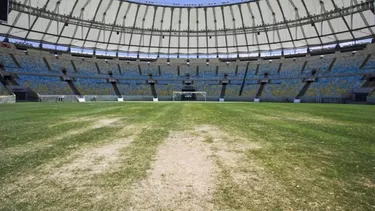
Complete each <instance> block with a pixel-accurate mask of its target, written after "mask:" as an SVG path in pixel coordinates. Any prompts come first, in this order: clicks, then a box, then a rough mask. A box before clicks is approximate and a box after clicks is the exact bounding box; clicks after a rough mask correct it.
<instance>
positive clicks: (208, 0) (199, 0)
mask: <svg viewBox="0 0 375 211" xmlns="http://www.w3.org/2000/svg"><path fill="white" fill-rule="evenodd" d="M129 1H133V2H141V3H146V4H156V5H174V4H179V5H186V4H192V5H197V4H203V5H205V6H206V5H222V4H233V3H238V2H247V1H253V0H129ZM213 3H215V4H213Z"/></svg>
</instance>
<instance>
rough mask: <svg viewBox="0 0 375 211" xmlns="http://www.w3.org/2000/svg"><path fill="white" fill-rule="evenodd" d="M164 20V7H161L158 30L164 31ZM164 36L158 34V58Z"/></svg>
mask: <svg viewBox="0 0 375 211" xmlns="http://www.w3.org/2000/svg"><path fill="white" fill-rule="evenodd" d="M164 18H165V7H163V12H162V15H161V20H160V30H163V29H164ZM163 39H164V35H163V34H162V33H160V35H159V48H158V57H159V56H160V50H161V45H162V43H163Z"/></svg>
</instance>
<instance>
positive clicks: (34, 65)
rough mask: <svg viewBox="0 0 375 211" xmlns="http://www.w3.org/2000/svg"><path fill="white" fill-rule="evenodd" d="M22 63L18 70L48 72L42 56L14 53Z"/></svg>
mask: <svg viewBox="0 0 375 211" xmlns="http://www.w3.org/2000/svg"><path fill="white" fill-rule="evenodd" d="M14 56H15V57H16V59H17V61H18V63H19V64H20V65H21V68H20V69H19V70H18V71H21V72H31V73H48V72H49V71H48V68H47V65H46V63H45V62H44V61H43V58H42V57H39V56H34V55H24V54H15V55H14Z"/></svg>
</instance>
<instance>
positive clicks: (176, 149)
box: [132, 131, 217, 210]
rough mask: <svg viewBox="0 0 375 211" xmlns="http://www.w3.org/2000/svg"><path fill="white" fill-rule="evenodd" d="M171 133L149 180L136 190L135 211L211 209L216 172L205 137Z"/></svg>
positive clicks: (158, 155) (187, 133)
mask: <svg viewBox="0 0 375 211" xmlns="http://www.w3.org/2000/svg"><path fill="white" fill-rule="evenodd" d="M191 132H192V131H184V132H172V133H171V134H170V135H169V137H168V138H167V140H166V141H165V144H163V145H162V146H161V147H160V149H159V151H158V153H157V156H156V161H155V163H154V164H153V168H152V169H151V170H150V172H149V176H148V178H147V179H145V180H143V181H141V182H140V183H138V184H136V185H135V186H134V188H133V195H132V201H133V207H132V208H133V209H135V210H212V209H213V198H212V194H213V191H214V187H215V175H216V173H217V169H216V166H215V163H214V161H213V160H212V159H211V158H210V156H212V151H211V150H210V148H209V146H207V144H204V140H205V139H204V137H200V136H195V135H192V133H191Z"/></svg>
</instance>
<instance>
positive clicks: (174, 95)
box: [173, 91, 207, 101]
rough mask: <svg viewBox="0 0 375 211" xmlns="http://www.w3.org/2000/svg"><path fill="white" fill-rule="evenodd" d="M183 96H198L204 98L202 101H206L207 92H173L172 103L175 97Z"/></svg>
mask: <svg viewBox="0 0 375 211" xmlns="http://www.w3.org/2000/svg"><path fill="white" fill-rule="evenodd" d="M183 94H200V95H202V96H203V97H204V101H207V92H189V91H184V92H182V91H174V92H173V101H175V99H176V96H178V95H180V96H182V95H183Z"/></svg>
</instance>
